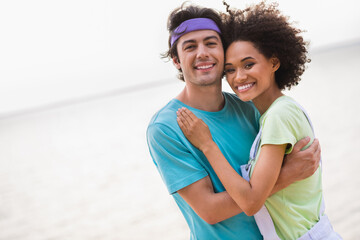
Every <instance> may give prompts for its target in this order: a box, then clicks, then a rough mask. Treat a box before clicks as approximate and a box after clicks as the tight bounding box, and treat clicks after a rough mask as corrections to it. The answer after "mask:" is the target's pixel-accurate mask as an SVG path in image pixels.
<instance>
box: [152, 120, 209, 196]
mask: <svg viewBox="0 0 360 240" xmlns="http://www.w3.org/2000/svg"><path fill="white" fill-rule="evenodd" d="M147 142H148V147H149V151H150V155H151V157H152V159H153V161H154V163H155V165H156V167H157V169H158V171H159V173H160V175H161V177H162V179H163V181H164V182H165V185H166V187H167V189H168V191H169V193H170V194H173V193H175V192H176V191H178V190H180V189H182V188H184V187H186V186H188V185H190V184H192V183H194V182H196V181H198V180H200V179H202V178H204V177H206V176H207V175H208V173H207V172H206V170H205V169H204V167H203V166H202V165H201V164H200V162H199V161H198V160H197V159H196V158H195V157H194V155H193V154H191V152H190V151H189V149H188V148H187V147H186V146H185V145H184V143H183V142H182V141H181V139H180V137H179V136H178V135H177V134H176V132H175V131H174V130H172V129H171V128H169V127H167V126H165V125H163V124H151V125H150V126H149V127H148V130H147Z"/></svg>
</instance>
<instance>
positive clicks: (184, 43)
mask: <svg viewBox="0 0 360 240" xmlns="http://www.w3.org/2000/svg"><path fill="white" fill-rule="evenodd" d="M188 43H196V41H195V40H193V39H190V40H186V41H184V42H183V43H182V44H181V46H182V47H184V46H185V45H186V44H188Z"/></svg>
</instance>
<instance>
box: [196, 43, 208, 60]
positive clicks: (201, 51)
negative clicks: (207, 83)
mask: <svg viewBox="0 0 360 240" xmlns="http://www.w3.org/2000/svg"><path fill="white" fill-rule="evenodd" d="M197 50H198V51H197V57H198V58H207V57H208V56H209V52H208V49H207V47H206V46H205V45H203V44H199V46H198V49H197Z"/></svg>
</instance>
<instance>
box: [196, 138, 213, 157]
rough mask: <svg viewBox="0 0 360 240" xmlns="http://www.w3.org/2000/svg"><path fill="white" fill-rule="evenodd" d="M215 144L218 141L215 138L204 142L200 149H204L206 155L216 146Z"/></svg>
mask: <svg viewBox="0 0 360 240" xmlns="http://www.w3.org/2000/svg"><path fill="white" fill-rule="evenodd" d="M214 145H216V143H215V142H214V141H213V140H210V141H208V142H206V143H203V144H202V146H201V147H200V151H202V152H203V153H204V154H205V155H206V153H207V152H209V151H211V149H213V148H214Z"/></svg>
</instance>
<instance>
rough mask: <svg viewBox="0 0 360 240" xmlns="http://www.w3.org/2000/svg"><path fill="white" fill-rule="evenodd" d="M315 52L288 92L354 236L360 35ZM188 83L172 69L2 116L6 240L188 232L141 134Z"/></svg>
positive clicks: (338, 221) (337, 218)
mask: <svg viewBox="0 0 360 240" xmlns="http://www.w3.org/2000/svg"><path fill="white" fill-rule="evenodd" d="M310 57H311V58H312V62H311V63H310V64H309V68H308V69H307V71H306V73H305V75H304V76H303V80H302V81H301V82H300V84H299V86H297V87H295V88H294V89H293V90H291V91H290V92H287V93H286V94H288V95H290V96H293V97H294V98H295V99H296V100H297V101H298V102H300V103H301V104H302V105H303V106H304V107H305V108H306V109H307V111H308V112H309V114H310V116H311V118H312V120H313V123H314V126H315V131H316V134H317V137H318V138H319V140H320V143H321V147H322V156H323V163H324V166H323V171H324V173H323V186H324V192H325V200H326V212H327V214H328V216H329V218H330V219H331V221H332V224H333V226H334V228H335V230H336V231H337V232H339V233H340V234H341V235H342V236H343V238H344V239H348V240H357V239H360V228H358V227H357V224H358V223H360V203H359V201H358V199H360V191H359V188H358V186H359V185H360V177H359V175H358V171H360V161H359V160H360V158H359V154H358V153H357V152H356V150H357V146H360V138H359V133H360V112H359V103H360V94H359V89H360V81H359V77H358V73H357V71H358V69H359V66H360V43H359V42H357V43H354V44H350V45H345V46H339V47H338V48H332V49H322V50H321V49H320V50H318V51H315V52H313V53H312V54H311V56H310ZM170 67H172V66H171V64H170V63H169V64H165V63H164V68H170ZM226 84H227V83H226V82H225V81H224V86H225V87H224V89H225V90H227V91H230V90H229V89H228V87H227V86H226ZM182 87H183V83H181V82H180V81H179V80H177V79H176V78H175V76H174V78H173V79H169V80H168V81H164V82H163V83H160V84H157V85H154V86H153V87H148V88H140V87H139V88H138V89H136V88H134V89H135V90H131V91H128V92H125V93H121V94H118V95H115V96H109V97H104V98H101V99H94V100H89V101H86V102H78V103H76V104H72V105H71V104H70V105H64V106H61V105H60V106H57V107H54V108H48V109H45V110H44V109H42V110H38V111H33V112H27V113H18V114H17V115H13V116H8V117H7V116H3V117H2V118H1V119H0V133H1V134H0V146H1V151H0V206H1V207H0V239H1V240H15V239H16V240H45V239H46V240H49V239H51V240H63V239H75V240H95V239H96V240H98V239H101V240H115V239H116V240H118V239H123V240H142V239H143V240H147V239H157V240H162V239H164V240H165V239H166V240H168V239H171V240H186V239H189V230H188V228H187V226H186V223H185V221H184V219H183V217H182V215H181V213H180V211H179V209H178V208H177V206H176V205H175V202H174V201H173V199H172V197H171V196H170V195H169V194H168V193H167V191H166V188H165V185H164V184H163V182H162V180H161V178H160V175H159V174H158V172H157V170H156V168H155V166H154V164H153V162H152V160H151V157H150V155H149V153H148V149H147V145H146V138H145V131H146V127H147V124H148V122H149V121H150V118H151V116H152V115H153V114H154V113H155V112H156V111H157V110H158V109H160V108H161V107H162V106H163V105H164V104H166V103H167V102H168V101H169V100H170V99H171V98H173V97H174V96H176V95H177V93H178V92H179V91H180V90H181V89H182Z"/></svg>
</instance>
